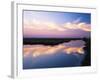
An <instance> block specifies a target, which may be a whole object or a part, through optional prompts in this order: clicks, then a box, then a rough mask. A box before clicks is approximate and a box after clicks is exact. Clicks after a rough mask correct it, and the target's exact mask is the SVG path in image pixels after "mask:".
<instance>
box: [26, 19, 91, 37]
mask: <svg viewBox="0 0 100 80" xmlns="http://www.w3.org/2000/svg"><path fill="white" fill-rule="evenodd" d="M80 31H81V32H82V33H83V34H84V35H86V34H88V33H89V32H90V31H91V26H90V24H86V23H84V22H81V23H71V22H66V23H64V24H57V23H54V22H46V21H45V22H44V21H38V20H31V21H29V20H24V36H35V35H36V36H40V35H48V36H50V35H54V36H58V35H59V36H64V35H65V34H66V36H73V33H74V34H75V36H76V35H77V34H79V32H80ZM71 34H72V35H71Z"/></svg>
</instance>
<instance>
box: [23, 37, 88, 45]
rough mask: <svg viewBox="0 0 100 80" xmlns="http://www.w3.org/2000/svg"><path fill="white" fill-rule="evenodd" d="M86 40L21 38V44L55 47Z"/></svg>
mask: <svg viewBox="0 0 100 80" xmlns="http://www.w3.org/2000/svg"><path fill="white" fill-rule="evenodd" d="M85 39H86V40H87V38H23V44H24V45H25V44H26V45H27V44H33V45H35V44H44V45H57V44H61V43H63V42H69V41H71V40H85Z"/></svg>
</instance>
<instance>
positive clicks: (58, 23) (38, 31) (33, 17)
mask: <svg viewBox="0 0 100 80" xmlns="http://www.w3.org/2000/svg"><path fill="white" fill-rule="evenodd" d="M23 31H24V32H23V35H24V38H83V37H90V32H91V14H89V13H73V12H52V11H28V10H24V11H23Z"/></svg>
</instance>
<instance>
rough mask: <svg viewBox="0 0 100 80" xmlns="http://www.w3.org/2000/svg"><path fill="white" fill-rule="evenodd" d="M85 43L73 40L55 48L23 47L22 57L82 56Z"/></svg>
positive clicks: (44, 46)
mask: <svg viewBox="0 0 100 80" xmlns="http://www.w3.org/2000/svg"><path fill="white" fill-rule="evenodd" d="M84 47H85V42H84V41H82V40H75V41H73V40H72V41H70V42H65V43H62V44H59V45H55V46H49V45H48V46H46V45H24V57H26V56H28V55H32V56H33V57H37V56H41V55H51V54H57V53H59V52H60V53H66V54H73V53H77V54H84V49H83V48H84Z"/></svg>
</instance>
